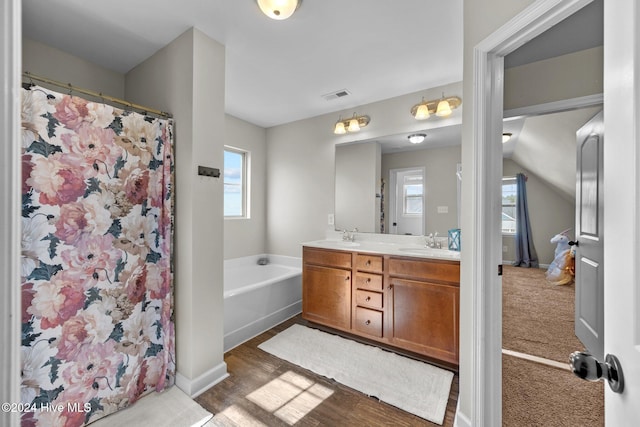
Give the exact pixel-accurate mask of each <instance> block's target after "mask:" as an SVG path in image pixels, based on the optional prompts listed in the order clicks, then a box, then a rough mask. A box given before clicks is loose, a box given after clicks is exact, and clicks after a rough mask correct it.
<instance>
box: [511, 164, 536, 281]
mask: <svg viewBox="0 0 640 427" xmlns="http://www.w3.org/2000/svg"><path fill="white" fill-rule="evenodd" d="M516 185H517V188H518V190H517V191H518V193H517V198H516V260H515V262H514V263H513V265H515V266H516V267H533V268H538V254H536V248H535V247H534V246H533V235H532V234H531V223H530V222H529V204H528V203H527V186H526V177H525V176H524V175H523V174H521V173H519V174H518V175H516Z"/></svg>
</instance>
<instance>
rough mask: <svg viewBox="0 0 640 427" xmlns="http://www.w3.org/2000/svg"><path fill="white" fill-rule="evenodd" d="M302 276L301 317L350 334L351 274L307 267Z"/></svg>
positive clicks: (314, 266) (344, 271) (343, 271)
mask: <svg viewBox="0 0 640 427" xmlns="http://www.w3.org/2000/svg"><path fill="white" fill-rule="evenodd" d="M302 276H303V277H302V317H303V318H304V319H307V320H310V321H312V322H317V323H321V324H323V325H327V326H332V327H334V328H338V329H345V330H349V329H350V328H351V271H350V270H341V269H337V268H329V267H320V266H316V265H307V264H305V265H304V270H303V273H302Z"/></svg>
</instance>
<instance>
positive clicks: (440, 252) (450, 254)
mask: <svg viewBox="0 0 640 427" xmlns="http://www.w3.org/2000/svg"><path fill="white" fill-rule="evenodd" d="M398 250H399V251H400V252H406V253H408V254H414V255H425V256H434V257H446V258H459V257H460V253H459V252H455V251H450V250H448V249H438V248H398Z"/></svg>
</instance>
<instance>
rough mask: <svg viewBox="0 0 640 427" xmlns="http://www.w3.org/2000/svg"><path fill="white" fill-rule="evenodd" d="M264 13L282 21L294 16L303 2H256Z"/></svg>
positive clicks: (293, 0)
mask: <svg viewBox="0 0 640 427" xmlns="http://www.w3.org/2000/svg"><path fill="white" fill-rule="evenodd" d="M256 1H257V2H258V6H259V7H260V10H262V13H264V14H265V15H267V16H268V17H269V18H271V19H276V20H278V21H281V20H283V19H287V18H289V17H290V16H291V15H293V12H295V11H296V10H297V9H298V7H300V3H302V0H256Z"/></svg>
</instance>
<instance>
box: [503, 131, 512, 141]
mask: <svg viewBox="0 0 640 427" xmlns="http://www.w3.org/2000/svg"><path fill="white" fill-rule="evenodd" d="M512 136H513V134H512V133H511V132H505V133H503V134H502V143H503V144H504V143H505V142H507V141H509V140H510V139H511V137H512Z"/></svg>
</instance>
